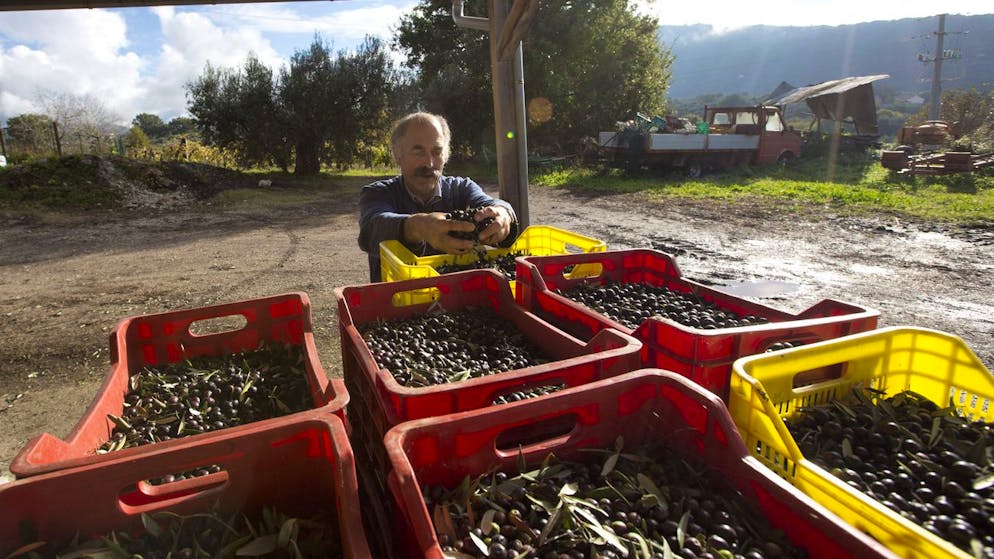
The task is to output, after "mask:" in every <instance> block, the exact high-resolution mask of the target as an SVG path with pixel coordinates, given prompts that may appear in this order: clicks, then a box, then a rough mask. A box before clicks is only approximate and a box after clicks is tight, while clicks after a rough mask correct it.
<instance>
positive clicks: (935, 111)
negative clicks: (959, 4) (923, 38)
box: [928, 14, 946, 120]
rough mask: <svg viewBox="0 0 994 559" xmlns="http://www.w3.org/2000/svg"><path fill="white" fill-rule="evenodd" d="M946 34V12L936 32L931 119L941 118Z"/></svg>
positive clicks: (929, 114)
mask: <svg viewBox="0 0 994 559" xmlns="http://www.w3.org/2000/svg"><path fill="white" fill-rule="evenodd" d="M945 36H946V14H940V15H939V31H938V32H937V33H936V34H935V60H934V61H933V64H935V68H933V69H932V70H933V73H932V107H931V109H930V110H929V113H928V118H929V120H939V107H940V106H941V104H942V59H943V58H944V56H943V53H942V41H943V39H944V38H945Z"/></svg>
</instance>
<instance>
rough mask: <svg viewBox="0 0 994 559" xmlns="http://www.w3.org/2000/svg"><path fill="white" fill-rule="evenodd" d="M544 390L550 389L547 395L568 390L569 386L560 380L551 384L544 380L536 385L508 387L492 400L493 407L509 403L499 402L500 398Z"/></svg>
mask: <svg viewBox="0 0 994 559" xmlns="http://www.w3.org/2000/svg"><path fill="white" fill-rule="evenodd" d="M543 388H547V389H549V391H548V392H546V393H545V394H549V393H551V392H558V391H560V390H562V389H564V388H568V385H567V384H566V382H565V381H562V380H560V381H558V382H556V381H555V380H553V381H552V382H549V381H548V380H543V381H541V382H536V383H533V384H522V385H518V386H511V387H508V388H507V389H505V390H501V391H500V392H498V393H497V394H495V395H494V397H493V400H491V405H493V406H499V405H501V404H504V403H507V402H498V401H497V400H498V399H499V398H502V397H504V396H509V395H511V394H516V393H519V392H528V391H533V390H541V389H543ZM533 397H534V396H526V397H525V398H521V399H522V400H524V399H528V398H533ZM511 401H518V400H511Z"/></svg>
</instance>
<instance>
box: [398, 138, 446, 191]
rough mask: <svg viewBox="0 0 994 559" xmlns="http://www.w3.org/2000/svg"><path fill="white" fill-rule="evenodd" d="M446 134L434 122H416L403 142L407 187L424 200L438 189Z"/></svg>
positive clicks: (403, 170)
mask: <svg viewBox="0 0 994 559" xmlns="http://www.w3.org/2000/svg"><path fill="white" fill-rule="evenodd" d="M444 147H445V146H444V144H443V138H442V132H441V130H439V129H438V127H437V126H436V125H435V124H434V123H425V122H412V123H411V124H410V126H409V127H408V128H407V133H406V134H405V135H404V138H403V139H402V140H401V142H400V173H401V174H402V175H404V184H406V185H407V187H408V188H410V189H411V191H412V192H414V193H415V194H417V195H418V196H420V197H422V198H428V197H429V196H430V195H431V194H432V193H433V192H434V190H435V185H436V184H437V183H438V179H439V177H441V176H442V167H443V166H445V160H443V159H442V155H443V153H444Z"/></svg>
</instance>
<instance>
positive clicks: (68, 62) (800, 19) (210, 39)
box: [0, 0, 994, 125]
mask: <svg viewBox="0 0 994 559" xmlns="http://www.w3.org/2000/svg"><path fill="white" fill-rule="evenodd" d="M636 1H637V2H639V3H640V5H642V8H641V9H642V10H643V11H644V12H645V13H649V14H652V15H656V16H657V17H658V19H659V22H660V24H661V25H685V24H693V23H704V24H709V25H712V26H713V27H714V28H715V32H721V31H723V30H728V29H734V28H739V27H745V26H748V25H758V24H765V25H790V26H807V25H844V24H851V23H860V22H865V21H877V20H892V19H902V18H908V17H929V16H934V15H936V14H937V13H940V10H941V11H943V12H945V13H950V14H963V15H977V14H986V13H994V5H992V3H991V0H949V1H947V2H944V3H941V4H937V3H936V2H934V1H924V0H873V1H870V2H868V1H866V0H793V1H791V2H783V3H779V4H776V5H775V6H776V7H775V8H757V4H755V3H749V2H743V1H741V0H712V2H709V3H708V4H707V6H708V8H707V9H704V8H703V7H702V5H700V4H697V3H695V2H685V1H680V2H675V1H671V0H655V2H652V3H651V4H650V3H642V0H636ZM416 4H417V0H339V1H334V2H324V1H314V2H275V3H266V4H216V5H204V6H162V7H153V8H111V9H82V10H41V11H22V12H0V124H3V123H5V121H6V119H7V118H9V117H11V116H16V115H19V114H23V113H28V112H41V105H40V100H41V99H43V98H44V97H46V96H51V95H57V94H63V93H69V94H72V95H79V96H84V95H85V96H92V98H94V99H97V100H99V101H100V102H101V103H102V104H103V105H104V107H105V108H107V109H108V110H109V111H110V112H111V113H112V114H113V115H115V118H116V119H117V120H118V122H119V123H120V124H125V125H126V124H128V123H130V122H131V120H132V119H133V118H134V116H135V115H136V114H139V113H152V114H156V115H159V116H160V117H161V118H162V119H163V120H166V121H168V120H169V119H171V118H174V117H176V116H188V113H187V112H186V90H185V87H184V85H185V84H186V83H189V82H190V81H192V80H195V79H196V78H197V77H198V76H199V75H200V74H201V73H202V71H203V69H204V67H205V65H206V64H207V63H208V62H209V63H210V64H212V65H213V66H216V67H217V66H219V67H228V68H233V67H238V66H241V65H242V64H243V63H244V61H245V59H246V56H247V55H248V54H249V53H250V52H254V53H255V55H256V56H257V57H258V58H259V59H260V60H261V61H263V62H264V63H266V64H267V65H268V66H270V67H271V68H274V69H277V68H279V67H281V66H283V65H285V64H287V62H288V61H289V58H290V57H291V56H292V55H293V53H294V52H296V51H299V50H303V49H306V48H307V47H308V46H309V45H310V44H311V43H312V42H313V40H314V38H315V36H320V37H321V38H322V39H323V40H325V41H326V42H328V43H329V44H330V45H331V48H332V50H333V51H338V50H342V49H351V48H354V47H355V46H356V45H357V44H358V43H359V42H360V41H362V39H363V38H364V37H365V36H366V35H372V36H377V37H380V38H382V39H384V40H385V41H387V42H388V43H389V40H390V38H391V36H392V35H393V33H394V31H395V30H396V28H397V25H398V22H399V21H400V18H401V17H402V16H403V15H404V14H406V13H408V12H409V11H410V10H411V9H412V8H413V7H414V6H415V5H416ZM761 4H762V3H760V5H761ZM485 5H486V2H484V1H482V0H467V3H466V13H467V14H468V15H483V10H484V9H485V8H484V6H485ZM397 56H398V57H399V56H400V54H399V53H398V54H397ZM398 60H399V58H398Z"/></svg>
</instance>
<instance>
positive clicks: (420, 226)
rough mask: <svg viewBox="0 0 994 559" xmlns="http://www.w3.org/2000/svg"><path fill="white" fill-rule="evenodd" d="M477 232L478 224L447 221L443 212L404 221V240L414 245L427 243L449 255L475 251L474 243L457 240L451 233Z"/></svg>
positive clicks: (411, 217) (416, 215)
mask: <svg viewBox="0 0 994 559" xmlns="http://www.w3.org/2000/svg"><path fill="white" fill-rule="evenodd" d="M475 230H476V224H474V223H470V222H468V221H460V220H456V219H446V218H445V214H444V213H442V212H434V213H427V214H414V215H411V216H410V217H408V218H407V219H405V220H404V240H406V241H407V242H412V243H419V242H421V241H425V242H427V243H428V244H429V245H431V246H432V247H434V248H435V249H436V250H440V251H442V252H447V253H449V254H463V253H465V252H469V251H470V250H473V241H468V240H465V239H457V238H455V237H453V236H452V235H449V231H465V232H472V231H475Z"/></svg>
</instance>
